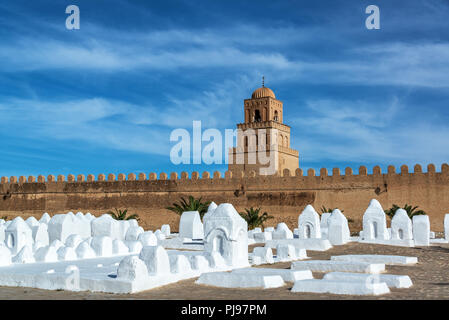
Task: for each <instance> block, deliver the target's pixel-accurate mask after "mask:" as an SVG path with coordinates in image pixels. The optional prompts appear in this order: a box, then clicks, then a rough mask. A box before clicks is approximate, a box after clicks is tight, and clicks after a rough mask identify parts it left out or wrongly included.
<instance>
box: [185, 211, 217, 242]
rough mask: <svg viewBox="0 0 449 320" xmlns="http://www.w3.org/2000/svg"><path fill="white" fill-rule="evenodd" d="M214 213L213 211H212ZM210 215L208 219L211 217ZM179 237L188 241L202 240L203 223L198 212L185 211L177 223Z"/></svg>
mask: <svg viewBox="0 0 449 320" xmlns="http://www.w3.org/2000/svg"><path fill="white" fill-rule="evenodd" d="M214 212H215V210H214ZM212 214H213V213H211V214H210V215H209V217H210V216H211V215H212ZM179 237H181V238H190V239H203V237H204V231H203V223H202V222H201V217H200V214H199V213H198V211H186V212H183V213H182V215H181V219H180V221H179Z"/></svg>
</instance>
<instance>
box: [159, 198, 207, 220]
mask: <svg viewBox="0 0 449 320" xmlns="http://www.w3.org/2000/svg"><path fill="white" fill-rule="evenodd" d="M209 205H210V201H205V202H202V201H201V198H199V199H195V198H194V197H193V196H189V200H188V201H186V200H185V199H184V198H181V201H179V204H178V203H176V202H175V203H173V206H172V207H166V209H167V210H170V211H173V212H174V213H176V214H178V215H182V213H183V212H185V211H198V212H199V214H200V217H201V219H203V216H204V214H205V213H206V212H207V208H209Z"/></svg>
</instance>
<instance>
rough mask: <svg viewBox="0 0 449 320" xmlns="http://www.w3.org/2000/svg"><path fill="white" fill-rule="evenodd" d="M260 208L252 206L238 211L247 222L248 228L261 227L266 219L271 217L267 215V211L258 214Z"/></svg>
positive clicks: (271, 217)
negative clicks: (243, 210)
mask: <svg viewBox="0 0 449 320" xmlns="http://www.w3.org/2000/svg"><path fill="white" fill-rule="evenodd" d="M260 210H261V209H260V208H256V209H254V208H253V207H251V208H249V209H245V212H240V216H241V217H242V218H243V219H245V221H246V222H247V223H248V230H252V229H254V228H257V227H263V226H264V225H263V224H264V222H265V221H267V220H268V219H273V216H270V215H268V213H267V212H264V213H262V214H261V215H259V214H260Z"/></svg>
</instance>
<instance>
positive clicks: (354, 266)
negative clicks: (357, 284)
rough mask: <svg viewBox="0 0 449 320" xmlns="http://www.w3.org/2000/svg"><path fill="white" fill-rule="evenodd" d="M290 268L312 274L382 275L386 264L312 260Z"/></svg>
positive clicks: (294, 264)
mask: <svg viewBox="0 0 449 320" xmlns="http://www.w3.org/2000/svg"><path fill="white" fill-rule="evenodd" d="M290 268H291V269H292V270H310V271H312V272H332V271H343V272H362V273H381V272H384V271H385V264H381V263H366V262H359V261H331V260H310V261H295V262H292V264H291V267H290Z"/></svg>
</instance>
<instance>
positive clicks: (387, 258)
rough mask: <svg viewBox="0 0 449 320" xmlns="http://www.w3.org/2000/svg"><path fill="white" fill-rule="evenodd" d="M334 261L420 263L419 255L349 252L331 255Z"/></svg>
mask: <svg viewBox="0 0 449 320" xmlns="http://www.w3.org/2000/svg"><path fill="white" fill-rule="evenodd" d="M331 260H332V261H360V262H366V263H383V264H388V265H412V264H416V263H418V258H417V257H406V256H392V255H382V254H348V255H340V256H331Z"/></svg>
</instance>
